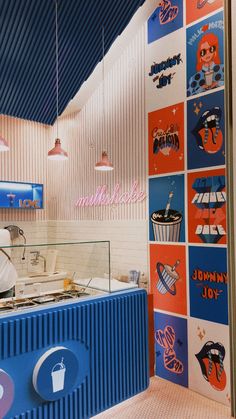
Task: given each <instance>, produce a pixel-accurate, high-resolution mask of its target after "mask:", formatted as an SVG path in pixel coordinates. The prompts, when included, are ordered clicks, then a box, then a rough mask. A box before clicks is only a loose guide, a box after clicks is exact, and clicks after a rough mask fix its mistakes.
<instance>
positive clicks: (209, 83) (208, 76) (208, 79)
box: [205, 70, 214, 87]
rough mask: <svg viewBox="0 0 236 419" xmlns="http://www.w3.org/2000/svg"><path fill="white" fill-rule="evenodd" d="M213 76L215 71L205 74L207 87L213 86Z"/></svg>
mask: <svg viewBox="0 0 236 419" xmlns="http://www.w3.org/2000/svg"><path fill="white" fill-rule="evenodd" d="M213 74H214V71H213V70H210V71H206V72H205V82H206V85H207V86H208V87H210V86H212V83H213Z"/></svg>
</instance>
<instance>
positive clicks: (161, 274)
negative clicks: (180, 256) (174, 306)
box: [156, 260, 180, 295]
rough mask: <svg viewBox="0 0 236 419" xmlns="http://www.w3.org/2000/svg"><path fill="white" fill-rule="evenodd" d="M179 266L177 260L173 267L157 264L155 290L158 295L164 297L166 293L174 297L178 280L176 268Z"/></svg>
mask: <svg viewBox="0 0 236 419" xmlns="http://www.w3.org/2000/svg"><path fill="white" fill-rule="evenodd" d="M179 264H180V261H179V260H177V261H176V262H175V264H174V266H170V265H163V263H161V262H158V263H157V266H156V269H157V275H158V282H157V290H158V291H159V292H160V294H162V295H164V294H166V293H167V292H168V293H169V294H171V295H176V285H175V283H176V281H178V279H179V274H178V273H177V272H176V268H177V267H178V266H179Z"/></svg>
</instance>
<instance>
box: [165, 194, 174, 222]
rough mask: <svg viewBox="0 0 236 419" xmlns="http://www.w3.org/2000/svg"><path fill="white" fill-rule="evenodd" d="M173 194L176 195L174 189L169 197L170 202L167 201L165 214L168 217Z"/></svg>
mask: <svg viewBox="0 0 236 419" xmlns="http://www.w3.org/2000/svg"><path fill="white" fill-rule="evenodd" d="M173 196H174V192H173V191H172V192H170V193H169V198H168V202H167V205H166V210H165V215H164V217H165V218H167V217H168V215H169V210H170V204H171V200H172V198H173Z"/></svg>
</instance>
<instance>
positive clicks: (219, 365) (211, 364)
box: [195, 341, 226, 391]
mask: <svg viewBox="0 0 236 419" xmlns="http://www.w3.org/2000/svg"><path fill="white" fill-rule="evenodd" d="M195 356H196V358H197V360H198V362H199V365H200V367H201V371H202V375H203V377H204V378H205V380H206V381H208V382H209V383H210V385H211V386H212V387H213V388H214V389H215V390H218V391H223V390H224V389H225V386H226V373H225V370H224V364H223V361H224V358H225V348H224V346H223V345H222V344H221V343H219V342H217V343H214V342H213V341H208V342H207V343H205V345H204V346H203V347H202V349H201V351H200V352H199V353H198V354H195Z"/></svg>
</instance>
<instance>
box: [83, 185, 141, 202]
mask: <svg viewBox="0 0 236 419" xmlns="http://www.w3.org/2000/svg"><path fill="white" fill-rule="evenodd" d="M145 198H146V193H145V192H144V191H142V190H140V189H139V185H138V182H137V181H134V182H133V183H132V186H131V188H130V190H128V191H127V192H121V187H120V184H119V183H117V184H116V186H115V188H114V190H113V192H112V193H109V192H108V189H107V185H102V186H99V187H98V188H97V190H96V192H95V194H94V195H88V196H81V197H79V198H78V199H77V201H76V204H75V205H76V207H97V206H100V205H114V204H132V203H135V202H141V201H143V200H144V199H145Z"/></svg>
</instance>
